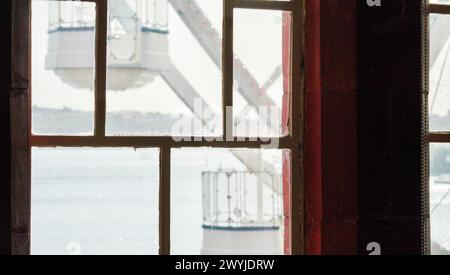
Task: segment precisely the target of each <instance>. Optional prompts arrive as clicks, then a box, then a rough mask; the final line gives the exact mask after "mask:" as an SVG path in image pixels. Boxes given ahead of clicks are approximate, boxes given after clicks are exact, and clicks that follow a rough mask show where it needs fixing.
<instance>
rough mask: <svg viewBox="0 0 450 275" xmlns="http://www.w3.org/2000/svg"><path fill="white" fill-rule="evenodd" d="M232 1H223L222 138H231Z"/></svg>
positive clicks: (232, 126)
mask: <svg viewBox="0 0 450 275" xmlns="http://www.w3.org/2000/svg"><path fill="white" fill-rule="evenodd" d="M231 2H232V1H227V0H224V1H223V5H224V8H223V11H224V16H223V20H224V21H223V69H222V70H223V72H222V79H223V96H222V98H223V102H222V104H223V105H222V107H223V130H224V138H225V139H226V140H230V139H231V138H233V136H234V135H233V128H234V124H233V79H234V77H233V72H234V69H233V65H234V56H233V6H232V5H231V4H232V3H231Z"/></svg>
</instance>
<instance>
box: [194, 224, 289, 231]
mask: <svg viewBox="0 0 450 275" xmlns="http://www.w3.org/2000/svg"><path fill="white" fill-rule="evenodd" d="M202 227H203V229H205V230H211V231H232V232H251V231H278V230H280V227H279V226H243V227H234V226H215V225H214V226H213V225H203V226H202Z"/></svg>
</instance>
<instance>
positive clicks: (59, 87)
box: [32, 0, 95, 135]
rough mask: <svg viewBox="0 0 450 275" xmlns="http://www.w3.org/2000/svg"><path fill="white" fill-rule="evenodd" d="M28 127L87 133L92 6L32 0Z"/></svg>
mask: <svg viewBox="0 0 450 275" xmlns="http://www.w3.org/2000/svg"><path fill="white" fill-rule="evenodd" d="M32 13H33V17H32V64H33V65H32V76H33V77H32V79H33V80H32V90H33V91H32V106H33V107H32V115H33V120H32V131H33V133H34V134H41V135H91V134H92V133H93V111H94V92H93V90H94V88H93V87H94V64H95V59H94V56H95V30H94V29H95V4H94V3H87V2H74V1H38V0H33V1H32Z"/></svg>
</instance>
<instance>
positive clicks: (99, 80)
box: [94, 0, 108, 137]
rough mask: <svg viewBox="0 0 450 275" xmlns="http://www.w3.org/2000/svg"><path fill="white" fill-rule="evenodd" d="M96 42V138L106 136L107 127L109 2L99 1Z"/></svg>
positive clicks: (97, 6) (105, 0)
mask: <svg viewBox="0 0 450 275" xmlns="http://www.w3.org/2000/svg"><path fill="white" fill-rule="evenodd" d="M96 2H97V5H96V8H97V19H96V21H97V24H96V25H97V26H96V34H95V37H96V42H95V49H96V50H95V131H94V135H95V136H96V137H104V136H105V128H106V127H105V125H106V70H107V67H106V66H107V65H106V62H107V46H106V44H107V39H108V1H107V0H97V1H96Z"/></svg>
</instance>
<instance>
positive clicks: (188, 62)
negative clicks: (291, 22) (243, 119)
mask: <svg viewBox="0 0 450 275" xmlns="http://www.w3.org/2000/svg"><path fill="white" fill-rule="evenodd" d="M126 1H133V2H134V1H136V0H126ZM140 1H146V0H140ZM66 3H67V4H70V3H68V2H66ZM197 3H198V4H199V6H200V7H201V8H202V9H203V11H204V12H205V13H206V14H207V16H208V17H209V18H210V20H211V23H212V25H213V26H214V27H215V28H216V29H218V30H219V31H220V32H221V30H220V28H221V26H222V0H197ZM94 8H95V6H94V4H92V8H91V9H92V10H91V12H93V11H94ZM48 9H49V7H48V1H41V0H39V1H37V0H34V1H33V7H32V14H33V15H32V18H33V19H32V22H33V24H32V27H33V31H32V32H33V34H32V37H33V47H32V62H33V71H32V77H33V97H32V101H33V105H34V106H40V107H48V108H62V107H68V108H71V109H75V110H83V111H92V110H93V104H94V94H93V92H92V91H89V90H85V89H76V88H74V87H71V86H70V85H68V84H66V83H64V82H62V81H61V79H60V78H59V77H58V76H56V75H55V73H54V72H53V71H50V70H47V69H46V68H45V59H46V55H47V52H48V40H49V35H48V33H47V30H48V21H49V19H48V17H49V13H48ZM168 14H169V32H170V34H169V36H168V41H169V55H170V57H171V60H172V62H173V63H174V64H175V65H176V66H177V68H178V69H180V70H181V72H182V73H183V74H184V75H185V77H186V78H187V79H188V80H189V82H190V83H191V85H193V87H194V88H195V89H196V90H197V91H198V92H199V93H200V94H201V96H202V97H203V98H204V99H205V100H206V102H207V103H208V104H209V105H210V106H212V108H213V109H214V110H215V111H216V112H217V113H219V112H220V111H221V95H222V91H221V87H222V80H221V73H220V70H219V68H217V67H216V66H215V65H214V63H212V61H211V60H210V59H209V57H208V56H207V55H206V53H205V52H204V51H203V49H202V48H201V47H200V46H199V44H198V42H197V41H196V40H195V39H194V37H193V36H192V35H191V33H190V32H189V30H188V29H187V27H186V26H185V25H184V23H183V22H182V21H181V20H180V18H179V16H178V15H177V13H176V12H175V11H174V9H173V8H172V7H171V6H170V5H169V11H168ZM92 35H93V34H92ZM281 38H282V37H281V13H280V12H271V11H255V10H253V11H252V10H236V11H235V53H236V54H237V55H238V56H239V58H240V59H241V60H242V61H244V63H245V64H246V66H247V68H248V69H249V70H250V71H251V72H252V73H253V74H254V76H255V78H256V79H257V80H258V81H259V82H260V83H261V84H262V83H264V82H265V81H266V80H267V79H268V78H269V77H270V75H271V74H272V73H273V71H274V70H275V68H276V67H277V66H279V65H281ZM74 44H76V42H74ZM86 48H87V49H90V50H91V51H93V48H92V47H84V49H85V50H86ZM269 94H270V96H271V97H272V98H273V99H274V100H275V102H277V103H278V104H281V98H282V97H281V95H282V82H281V79H280V80H279V81H277V83H276V84H275V85H274V86H273V87H272V88H271V89H270V90H269ZM235 104H236V106H237V108H242V107H243V106H244V102H243V100H242V98H241V97H240V96H238V95H236V103H235ZM107 109H108V111H124V110H126V111H142V112H161V113H166V114H167V113H170V114H189V113H190V111H189V110H188V109H187V108H186V106H184V104H183V103H182V102H181V101H180V100H179V99H178V97H177V96H176V94H175V93H174V92H173V91H172V90H171V89H170V88H169V87H168V85H167V84H166V83H165V82H164V81H163V80H162V79H161V77H159V75H158V74H155V78H154V81H153V82H151V83H150V82H149V83H148V84H147V85H145V86H144V87H142V88H137V89H127V90H126V91H119V92H117V91H110V92H108V99H107Z"/></svg>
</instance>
